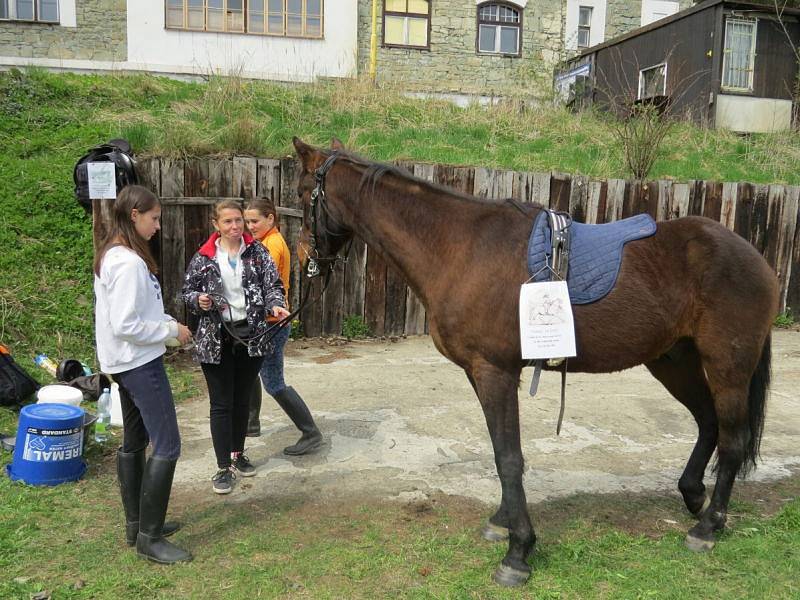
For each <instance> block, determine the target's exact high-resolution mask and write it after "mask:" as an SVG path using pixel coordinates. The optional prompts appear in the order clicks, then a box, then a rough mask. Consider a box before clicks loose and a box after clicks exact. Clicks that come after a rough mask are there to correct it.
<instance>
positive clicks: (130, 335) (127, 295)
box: [94, 246, 178, 374]
mask: <svg viewBox="0 0 800 600" xmlns="http://www.w3.org/2000/svg"><path fill="white" fill-rule="evenodd" d="M94 294H95V338H96V340H97V359H98V361H100V369H101V370H102V371H103V372H104V373H109V374H114V373H122V372H124V371H130V370H131V369H135V368H136V367H141V366H142V365H144V364H147V363H149V362H150V361H151V360H154V359H156V358H158V357H159V356H161V355H162V354H164V352H166V347H165V345H164V341H165V340H167V339H169V338H174V337H177V336H178V323H177V322H176V321H175V319H173V318H172V317H170V316H169V315H167V314H165V313H164V301H163V300H162V297H161V286H160V285H159V283H158V279H156V276H155V275H153V274H152V273H150V271H149V270H148V268H147V265H146V264H145V262H144V261H143V260H142V259H141V257H140V256H139V255H138V254H136V253H135V252H134V251H133V250H130V249H129V248H125V247H124V246H114V247H113V248H110V249H109V250H108V251H106V254H105V256H104V257H103V262H102V263H101V265H100V276H99V277H97V276H95V278H94Z"/></svg>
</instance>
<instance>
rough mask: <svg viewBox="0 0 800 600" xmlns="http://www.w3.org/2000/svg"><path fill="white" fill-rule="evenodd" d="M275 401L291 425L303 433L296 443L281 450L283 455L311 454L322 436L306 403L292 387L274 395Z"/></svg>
mask: <svg viewBox="0 0 800 600" xmlns="http://www.w3.org/2000/svg"><path fill="white" fill-rule="evenodd" d="M274 398H275V400H276V401H277V402H278V404H279V405H280V407H281V408H282V409H283V411H284V412H285V413H286V414H287V415H288V416H289V418H290V419H291V420H292V423H294V424H295V426H296V427H297V428H298V429H299V430H300V431H301V432H302V433H303V435H301V436H300V439H299V440H297V443H296V444H294V445H293V446H288V447H286V448H284V449H283V453H284V454H289V455H292V456H297V455H299V454H305V453H307V452H311V451H312V450H313V449H314V448H316V447H317V446H319V445H320V443H322V434H321V433H320V431H319V429H317V426H316V424H315V423H314V417H312V416H311V411H310V410H308V407H307V406H306V403H305V402H303V399H302V398H301V397H300V394H298V393H297V392H296V391H295V390H294V388H293V387H291V386H289V387H285V388H284V389H282V390H281V391H280V392H278V393H277V394H275V396H274Z"/></svg>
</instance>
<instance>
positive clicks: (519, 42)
mask: <svg viewBox="0 0 800 600" xmlns="http://www.w3.org/2000/svg"><path fill="white" fill-rule="evenodd" d="M487 6H504V7H506V8H509V9H511V10H513V11H514V12H516V13H517V14H518V15H519V21H517V22H516V23H504V22H502V21H483V20H481V9H482V8H486V7H487ZM524 13H525V11H524V10H523V9H522V7H520V6H517V5H516V4H512V3H510V2H502V1H492V0H487V1H486V2H481V3H480V4H478V5H477V6H476V7H475V53H476V54H478V55H479V56H502V57H506V58H521V57H522V31H523V21H524V19H525V15H524ZM481 25H485V26H489V27H496V28H497V29H498V30H499V29H500V28H501V27H516V29H517V52H516V54H512V53H510V52H487V51H485V50H481Z"/></svg>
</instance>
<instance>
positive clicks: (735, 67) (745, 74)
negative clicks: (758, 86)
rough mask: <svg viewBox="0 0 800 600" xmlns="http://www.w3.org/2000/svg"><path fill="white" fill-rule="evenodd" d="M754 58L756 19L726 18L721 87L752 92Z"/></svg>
mask: <svg viewBox="0 0 800 600" xmlns="http://www.w3.org/2000/svg"><path fill="white" fill-rule="evenodd" d="M755 58H756V21H755V20H753V19H727V20H726V22H725V49H724V50H723V52H722V87H724V88H728V89H732V90H740V91H746V92H752V91H753V67H754V64H755Z"/></svg>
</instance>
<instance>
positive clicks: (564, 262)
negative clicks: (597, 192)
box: [530, 210, 572, 435]
mask: <svg viewBox="0 0 800 600" xmlns="http://www.w3.org/2000/svg"><path fill="white" fill-rule="evenodd" d="M547 217H548V222H549V225H550V256H549V258H548V261H547V266H548V267H549V271H550V277H551V279H552V278H553V277H554V276H555V279H556V280H558V281H566V280H567V274H568V273H569V248H570V231H569V226H570V225H571V224H572V217H571V216H570V215H569V213H565V212H558V211H554V210H547ZM543 362H544V361H543V359H539V360H536V361H534V363H535V367H534V371H533V380H532V381H531V388H530V395H531V396H535V395H536V391H537V390H538V388H539V378H540V377H541V374H542V365H543ZM547 365H548V366H549V367H556V366H559V365H560V366H561V407H560V409H559V412H558V423H557V424H556V435H560V434H561V423H562V421H563V420H564V408H565V404H566V387H567V359H566V358H550V359H548V360H547Z"/></svg>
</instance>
